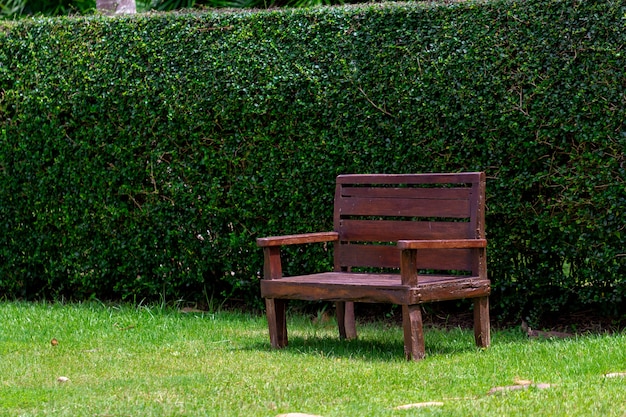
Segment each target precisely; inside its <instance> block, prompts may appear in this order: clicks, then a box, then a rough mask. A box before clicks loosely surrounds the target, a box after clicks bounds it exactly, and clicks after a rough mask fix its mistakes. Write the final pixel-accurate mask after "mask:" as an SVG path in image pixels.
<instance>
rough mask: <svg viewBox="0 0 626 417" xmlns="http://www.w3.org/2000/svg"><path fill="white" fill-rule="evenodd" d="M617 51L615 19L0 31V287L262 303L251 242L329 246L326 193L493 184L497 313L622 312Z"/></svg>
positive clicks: (291, 265) (465, 18) (322, 258)
mask: <svg viewBox="0 0 626 417" xmlns="http://www.w3.org/2000/svg"><path fill="white" fill-rule="evenodd" d="M624 45H626V6H625V5H624V4H623V3H622V2H606V1H597V2H596V1H553V0H550V1H548V0H529V1H496V2H485V3H472V2H468V3H456V4H451V5H433V4H431V5H429V4H419V3H416V4H380V5H368V6H358V7H354V6H352V7H338V8H320V9H310V10H297V11H294V10H283V11H264V12H239V13H234V12H232V13H231V12H229V13H223V12H222V13H214V12H206V13H202V14H155V15H138V16H135V17H121V18H113V19H107V18H103V17H89V18H61V19H34V20H25V21H20V22H17V23H9V24H6V25H5V26H3V28H2V31H0V86H1V90H0V123H1V131H0V132H1V133H0V227H2V233H0V290H2V291H3V292H4V293H5V294H6V296H7V297H23V298H36V297H62V296H68V297H76V298H86V297H90V296H95V297H98V298H118V299H119V298H122V299H136V300H137V299H143V298H146V299H153V298H158V297H164V298H165V299H169V300H171V299H175V298H178V297H184V298H187V299H189V298H195V297H197V298H202V297H205V296H210V295H211V294H218V295H219V294H221V295H222V296H226V295H232V294H237V296H238V297H244V298H245V299H247V300H258V279H259V275H260V271H261V269H262V255H261V252H260V250H258V249H257V248H256V246H255V242H254V241H255V238H256V237H257V236H262V235H268V234H281V233H296V232H304V231H320V230H328V229H330V228H331V227H332V197H333V191H332V190H333V183H334V177H335V176H336V175H337V174H339V173H351V172H436V171H461V170H484V171H486V172H487V175H488V212H487V232H488V238H489V241H490V246H489V271H490V277H491V279H492V280H493V284H494V292H493V294H494V295H493V305H494V307H495V309H496V310H497V311H498V312H499V314H501V315H502V316H509V317H519V315H521V314H523V315H527V316H531V317H539V316H540V315H541V314H543V313H545V312H548V311H553V310H562V309H565V308H574V307H576V308H583V307H586V306H589V305H592V306H598V305H600V306H603V308H604V310H605V312H608V313H617V312H621V306H622V299H623V297H624V296H625V295H626V285H625V282H626V281H625V279H624V277H625V275H626V257H625V256H624V255H625V254H624V248H625V247H626V230H625V227H626V220H625V219H626V210H625V207H626V181H625V180H626V169H625V166H624V164H625V157H624V149H626V126H625V122H624V121H625V120H626V95H625V91H626V75H625V72H624V68H626V51H624ZM310 249H311V252H307V255H306V256H305V254H304V253H303V251H302V250H292V251H291V252H290V257H289V259H290V261H289V262H288V265H287V268H286V269H287V270H288V272H290V273H294V272H298V271H311V270H315V269H319V268H324V267H328V266H329V265H330V259H329V252H328V251H327V250H326V249H327V248H324V247H321V246H320V247H317V246H315V247H313V246H312V247H311V248H310Z"/></svg>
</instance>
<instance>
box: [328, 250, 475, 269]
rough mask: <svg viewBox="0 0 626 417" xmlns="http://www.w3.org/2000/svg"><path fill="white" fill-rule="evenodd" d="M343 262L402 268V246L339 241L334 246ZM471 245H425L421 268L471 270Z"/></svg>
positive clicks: (472, 254) (418, 259)
mask: <svg viewBox="0 0 626 417" xmlns="http://www.w3.org/2000/svg"><path fill="white" fill-rule="evenodd" d="M335 249H336V252H335V256H337V257H338V262H339V264H340V266H344V267H372V268H400V256H401V253H400V249H398V247H397V246H395V245H388V246H387V245H359V244H348V245H344V244H340V245H338V247H336V248H335ZM474 256H475V253H472V250H471V249H423V250H419V251H418V252H417V267H418V269H438V270H461V271H471V270H472V267H473V257H474Z"/></svg>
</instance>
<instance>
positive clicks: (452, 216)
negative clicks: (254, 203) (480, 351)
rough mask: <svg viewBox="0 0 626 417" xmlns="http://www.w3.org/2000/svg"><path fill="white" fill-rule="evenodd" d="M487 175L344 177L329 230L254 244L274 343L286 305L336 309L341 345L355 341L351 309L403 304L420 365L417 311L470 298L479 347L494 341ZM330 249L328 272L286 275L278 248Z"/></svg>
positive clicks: (410, 347) (282, 329)
mask: <svg viewBox="0 0 626 417" xmlns="http://www.w3.org/2000/svg"><path fill="white" fill-rule="evenodd" d="M484 213H485V175H484V173H482V172H471V173H459V174H402V175H393V174H392V175H390V174H381V175H340V176H338V177H337V184H336V189H335V207H334V231H332V232H323V233H307V234H298V235H289V236H274V237H265V238H259V239H257V244H258V245H259V246H260V247H262V248H263V252H264V277H263V279H262V280H261V295H262V296H263V297H264V298H265V304H266V310H267V311H266V313H267V320H268V324H269V332H270V342H271V345H272V347H274V348H282V347H284V346H286V345H287V324H286V317H285V311H286V304H287V300H289V299H297V300H310V301H314V300H328V301H335V302H336V310H337V321H338V324H339V335H340V337H341V338H355V337H356V329H355V318H354V302H367V303H393V304H399V305H401V306H402V321H403V328H404V351H405V355H406V357H407V359H413V360H418V359H421V358H423V357H424V355H425V348H424V336H423V331H422V313H421V307H420V304H422V303H427V302H433V301H443V300H454V299H463V298H473V300H474V336H475V340H476V344H477V345H478V346H481V347H487V346H489V343H490V327H489V293H490V282H489V279H488V278H487V261H486V246H487V241H486V239H485V224H484ZM321 242H334V243H333V251H334V253H333V256H334V271H333V272H323V273H315V274H310V275H301V276H292V277H283V276H282V267H281V257H280V248H281V246H283V245H292V244H308V243H321Z"/></svg>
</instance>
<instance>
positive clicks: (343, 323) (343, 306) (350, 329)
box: [335, 301, 357, 340]
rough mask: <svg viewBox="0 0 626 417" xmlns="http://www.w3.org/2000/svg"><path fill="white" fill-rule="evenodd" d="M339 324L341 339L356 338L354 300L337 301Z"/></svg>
mask: <svg viewBox="0 0 626 417" xmlns="http://www.w3.org/2000/svg"><path fill="white" fill-rule="evenodd" d="M335 308H336V310H337V324H338V325H339V338H340V339H348V340H351V339H356V338H357V335H356V323H355V319H354V303H353V302H352V301H337V302H336V303H335Z"/></svg>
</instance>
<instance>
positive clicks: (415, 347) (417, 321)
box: [402, 304, 426, 361]
mask: <svg viewBox="0 0 626 417" xmlns="http://www.w3.org/2000/svg"><path fill="white" fill-rule="evenodd" d="M402 327H403V328H404V355H405V356H406V359H407V360H414V361H417V360H420V359H423V358H424V356H426V349H425V346H424V330H423V328H422V308H421V307H420V305H419V304H414V305H403V306H402Z"/></svg>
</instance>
